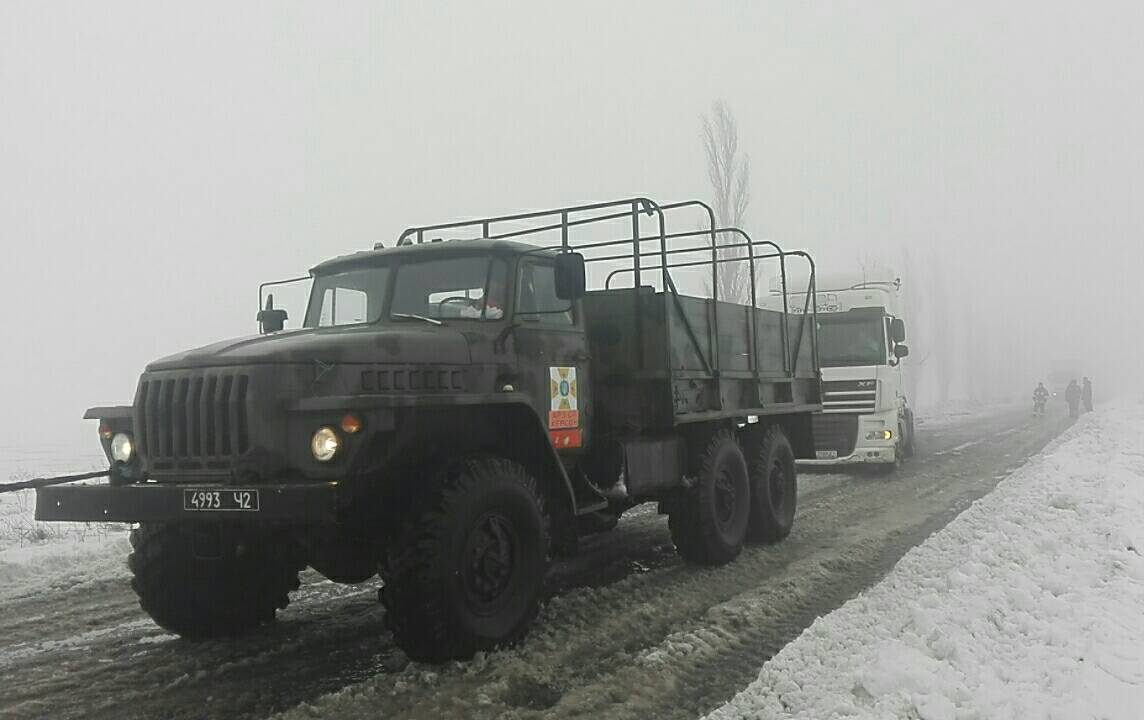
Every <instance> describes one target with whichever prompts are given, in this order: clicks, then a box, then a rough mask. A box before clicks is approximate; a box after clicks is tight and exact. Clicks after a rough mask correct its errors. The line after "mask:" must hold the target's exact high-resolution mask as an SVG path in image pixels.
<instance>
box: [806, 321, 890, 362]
mask: <svg viewBox="0 0 1144 720" xmlns="http://www.w3.org/2000/svg"><path fill="white" fill-rule="evenodd" d="M818 355H819V359H820V360H821V361H822V366H823V367H851V366H855V365H885V364H886V362H887V356H886V327H885V323H884V322H883V315H882V313H881V312H880V311H874V312H870V311H863V310H851V311H849V312H840V313H823V314H821V315H819V316H818Z"/></svg>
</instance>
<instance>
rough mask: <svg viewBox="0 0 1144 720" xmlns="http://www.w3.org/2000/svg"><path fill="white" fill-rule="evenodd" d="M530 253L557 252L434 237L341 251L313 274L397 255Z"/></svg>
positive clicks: (520, 244) (483, 240)
mask: <svg viewBox="0 0 1144 720" xmlns="http://www.w3.org/2000/svg"><path fill="white" fill-rule="evenodd" d="M526 253H527V254H533V255H540V256H543V257H552V256H555V255H556V250H555V249H552V248H545V247H543V246H541V245H533V244H531V243H525V242H519V241H515V240H490V239H488V238H478V239H474V240H433V241H427V242H422V243H411V244H406V245H398V246H395V247H375V248H374V249H373V250H361V251H358V252H353V253H349V254H347V255H339V256H338V257H335V258H330V259H329V260H325V261H323V262H321V263H318V264H317V265H315V266H314V267H312V268H311V269H310V274H311V275H320V274H324V273H329V272H337V271H339V270H344V269H346V268H350V267H361V266H363V265H372V264H375V263H382V262H386V261H389V260H392V259H394V258H421V259H425V258H429V257H434V256H436V257H444V256H449V255H524V254H526Z"/></svg>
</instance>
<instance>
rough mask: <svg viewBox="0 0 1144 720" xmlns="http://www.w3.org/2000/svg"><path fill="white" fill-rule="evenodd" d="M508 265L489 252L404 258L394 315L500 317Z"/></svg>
mask: <svg viewBox="0 0 1144 720" xmlns="http://www.w3.org/2000/svg"><path fill="white" fill-rule="evenodd" d="M507 274H508V266H507V264H506V263H505V261H504V260H501V259H491V260H490V258H489V257H488V256H483V255H482V256H477V255H474V256H470V257H452V258H448V259H442V260H426V261H414V262H409V261H406V262H403V263H401V265H400V266H399V267H398V268H397V278H396V280H395V281H394V286H393V306H392V307H391V308H390V309H389V314H390V316H392V317H402V316H405V317H420V318H430V319H432V320H454V319H457V320H499V319H500V318H502V317H504V307H505V295H506V292H505V290H506V288H507Z"/></svg>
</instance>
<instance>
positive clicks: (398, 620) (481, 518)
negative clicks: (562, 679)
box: [382, 459, 549, 661]
mask: <svg viewBox="0 0 1144 720" xmlns="http://www.w3.org/2000/svg"><path fill="white" fill-rule="evenodd" d="M410 510H411V512H410V516H409V519H408V520H407V521H406V522H405V523H404V525H403V526H402V527H401V530H400V531H399V533H398V536H397V537H396V538H394V540H393V541H391V542H390V543H389V547H387V552H386V562H385V567H384V568H383V571H382V577H383V578H384V580H385V592H384V593H383V595H382V602H383V603H384V604H385V608H386V615H387V620H386V622H387V624H388V625H389V627H390V629H391V630H392V631H393V636H394V639H395V640H396V642H397V644H398V646H400V647H401V649H402V650H404V651H405V654H406V655H408V656H409V657H410V658H412V659H414V660H427V661H440V660H447V659H450V658H468V657H471V656H472V655H473V653H475V652H477V651H480V650H492V649H494V648H496V647H498V646H502V645H509V644H511V643H513V642H516V641H517V640H519V639H520V638H522V637H523V636H524V634H525V632H527V630H528V626H529V623H530V622H532V619H533V617H535V615H536V612H537V610H538V607H539V602H540V593H541V590H542V588H543V585H544V575H545V573H546V571H547V569H548V551H549V537H548V527H547V520H546V517H545V514H544V500H543V497H542V495H541V494H540V490H539V487H538V485H537V482H536V480H535V478H533V477H532V476H531V475H529V474H528V472H527V471H526V470H525V469H524V468H523V467H522V466H521V465H519V464H517V463H515V462H512V461H510V460H502V459H468V460H463V461H460V462H453V463H450V464H448V465H447V466H446V467H445V468H444V470H442V471H441V472H440V473H438V475H437V476H436V477H435V478H434V479H433V481H432V482H430V483H429V484H428V486H427V487H426V489H425V490H424V491H423V492H422V493H421V495H420V496H419V497H417V498H415V499H414V502H413V506H412V507H411V509H410Z"/></svg>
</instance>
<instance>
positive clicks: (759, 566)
mask: <svg viewBox="0 0 1144 720" xmlns="http://www.w3.org/2000/svg"><path fill="white" fill-rule="evenodd" d="M1015 426H1019V430H1020V431H1019V432H1016V433H1013V434H1010V435H1008V436H1004V437H1001V436H1000V433H1001V432H1003V431H1005V430H1007V429H1010V428H1013V427H1015ZM1058 429H1059V428H1057V427H1055V426H1054V427H1050V426H1049V423H1043V424H1037V425H1030V424H1029V423H1019V422H1017V419H1016V417H1015V415H1013V414H1009V415H1005V416H1000V417H995V418H992V419H990V420H989V422H985V421H982V420H980V419H979V420H975V421H973V423H972V424H970V423H965V424H963V425H956V426H947V427H943V428H941V438H940V442H939V441H937V440H933V441H932V442H927V446H928V445H930V444H932V445H933V446H934V450H935V451H944V452H945V453H946V454H944V455H941V456H936V455H933V454H930V455H925V456H923V457H920V458H919V459H918V460H917V461H915V462H914V463H912V464H911V465H909V466H907V468H906V470H905V472H903V473H901V475H899V476H893V477H889V478H883V477H869V476H865V475H862V476H860V477H857V478H854V479H853V481H847V480H840V479H839V478H838V477H837V476H834V475H829V476H823V475H821V474H817V473H814V474H808V475H806V476H804V482H803V489H802V490H801V491H800V502H801V503H802V505H801V507H800V512H799V517H798V520H797V522H796V525H795V532H794V534H793V535H792V536H791V538H790V539H788V541H786V542H784V543H782V544H780V545H778V546H774V547H768V548H764V547H750V548H748V549H747V550H746V551H745V552H744V554H743V556H742V557H741V558H740V559H739V560H738V561H736V562H735V563H732V564H731V565H729V566H726V567H723V568H714V569H700V568H694V567H691V566H687V565H684V564H683V563H682V562H681V561H680V560H679V559H678V558H677V557H676V556H675V554H674V551H673V550H672V548H671V546H670V535H669V533H668V531H667V528H666V522H665V518H663V517H660V516H657V515H656V514H655V508H654V506H647V507H643V508H638V509H636V510H635V511H633V512H632V513H631V514H630V515H629V516H626V517H625V518H624V520H623V521H622V523H621V525H620V527H619V528H618V529H617V530H615V531H613V532H611V533H605V534H603V535H600V536H595V537H592V538H587V539H585V541H584V549H583V552H582V553H581V556H580V557H578V558H577V559H575V560H573V561H570V562H566V563H560V564H558V565H557V566H556V567H555V568H554V570H553V573H552V575H551V576H550V577H549V582H548V584H549V586H550V590H549V594H550V595H551V597H550V600H549V602H548V603H547V605H546V607H545V608H544V610H543V611H542V614H541V617H540V618H539V620H538V622H537V624H536V626H535V627H534V631H533V633H532V634H531V636H530V637H529V638H528V639H527V640H526V641H525V643H524V644H523V645H521V646H520V647H518V648H515V649H511V650H507V651H502V652H499V653H494V654H491V655H489V656H487V657H482V658H477V659H476V660H474V661H472V662H470V663H464V664H456V663H454V664H450V665H446V666H439V667H432V666H425V665H418V664H410V663H408V661H407V660H406V659H405V657H404V655H403V654H402V653H401V652H400V651H399V650H397V649H396V648H395V647H394V646H393V644H392V639H391V638H390V636H389V635H388V633H387V632H385V630H384V629H383V622H382V618H383V612H382V610H381V609H380V607H379V606H378V605H377V603H376V599H375V597H374V589H375V587H376V585H363V586H337V585H333V584H330V583H327V582H324V581H319V580H317V576H315V575H313V574H312V573H309V574H307V581H306V583H305V585H304V586H303V588H302V589H301V590H300V591H298V592H297V593H295V595H294V596H293V602H292V604H291V606H290V607H289V608H287V610H286V611H284V612H282V613H280V617H281V621H280V622H279V623H276V624H275V625H274V626H271V627H269V628H267V629H266V630H264V631H261V632H258V633H255V634H253V635H251V636H247V637H244V638H242V639H241V640H238V641H233V642H226V641H219V642H211V643H189V642H185V641H182V640H178V639H175V638H171V637H170V636H165V635H163V634H162V631H161V630H159V629H158V628H157V627H154V626H153V625H151V624H150V623H149V622H147V621H146V618H145V617H144V616H143V615H142V613H141V611H139V610H138V606H137V604H136V602H135V598H134V595H133V594H131V592H130V589H129V587H127V584H126V582H125V581H123V580H119V581H118V582H113V581H108V582H93V583H90V584H88V585H87V586H85V587H84V588H82V589H80V590H76V591H60V592H54V593H51V594H50V595H49V596H48V597H34V598H21V599H17V600H16V601H15V602H14V603H4V604H2V605H0V610H2V611H0V668H2V672H3V675H4V678H5V680H4V683H3V686H4V689H2V690H0V716H3V717H40V716H43V715H50V716H52V717H53V718H56V719H60V720H63V719H64V718H69V717H91V718H99V717H109V718H110V717H115V718H117V719H119V718H130V717H157V716H162V717H174V718H178V717H188V718H189V717H265V716H267V715H269V714H273V713H275V712H278V711H282V710H288V709H289V708H292V707H294V706H299V707H298V708H297V709H296V710H295V711H294V712H288V713H287V714H288V715H290V716H298V717H306V716H308V715H307V711H308V709H309V708H310V706H309V705H308V703H315V704H316V705H317V706H318V709H319V713H320V714H329V715H334V714H338V715H345V716H349V717H352V716H354V715H357V714H359V712H360V715H361V716H363V717H376V716H379V715H384V716H386V717H418V718H420V717H428V716H430V715H441V714H443V715H444V716H446V717H452V716H457V715H471V716H474V717H498V716H509V717H512V716H517V717H534V716H539V715H540V714H542V713H544V712H548V713H551V714H553V715H556V716H572V715H578V714H581V713H593V714H597V713H601V712H607V713H609V714H614V715H616V716H618V717H623V716H631V717H646V716H650V715H655V716H662V717H694V716H695V715H696V714H697V713H699V712H703V711H705V710H707V709H710V708H711V707H713V706H714V705H717V704H719V703H721V702H722V701H724V700H726V699H727V698H729V697H730V696H731V695H733V694H734V692H735V691H737V690H738V689H740V688H741V687H742V686H744V685H746V684H747V683H748V682H749V681H750V680H753V679H754V677H755V675H756V674H757V669H758V667H759V666H760V665H761V664H762V662H763V661H764V660H765V659H766V658H767V657H769V656H770V655H771V654H773V653H774V652H775V651H777V650H778V649H779V648H781V647H782V645H784V644H785V643H786V642H787V641H789V639H791V638H793V637H794V636H796V635H797V634H798V633H799V632H800V631H801V630H802V629H803V628H805V627H806V626H807V625H809V624H810V622H812V621H813V620H814V618H815V617H816V616H817V615H818V614H821V613H823V612H826V611H828V610H829V609H832V608H833V607H836V606H837V605H839V604H841V603H842V602H844V601H845V600H846V599H848V598H850V597H852V596H853V595H855V594H857V593H858V592H859V591H860V590H862V589H864V588H865V587H868V586H869V585H870V584H872V582H874V581H876V580H877V579H878V578H880V577H881V576H882V575H884V573H885V572H886V571H887V570H888V569H889V567H892V565H893V564H894V562H896V560H897V558H899V557H900V556H901V555H902V554H904V552H905V551H906V550H908V548H909V547H912V546H913V545H914V544H916V543H917V542H919V541H920V540H921V539H923V538H924V537H925V536H927V535H928V534H929V533H930V532H932V531H933V530H936V529H938V528H939V527H941V526H943V525H944V524H945V523H946V522H948V520H949V519H950V518H952V517H953V516H955V515H956V514H957V512H960V510H961V509H963V508H964V507H965V506H966V505H968V503H969V502H970V501H971V500H972V499H974V498H975V497H977V496H980V495H982V494H985V493H986V492H988V490H990V489H992V487H993V485H994V484H995V483H996V482H997V480H996V479H995V478H996V477H998V476H999V472H1000V471H1001V470H1003V469H1007V468H1008V466H1010V465H1012V464H1015V463H1016V462H1019V461H1020V460H1023V459H1024V457H1025V456H1027V454H1030V453H1031V452H1034V451H1035V450H1036V449H1038V448H1039V447H1040V445H1043V444H1044V442H1047V440H1048V439H1049V438H1050V437H1051V436H1052V435H1055V434H1056V431H1057V430H1058ZM934 435H935V436H936V435H937V433H934ZM973 439H977V440H980V441H981V442H980V443H979V445H978V446H977V447H974V448H973V449H972V450H969V451H967V453H970V454H972V455H974V457H975V460H974V462H971V463H965V460H966V459H967V458H965V457H962V456H958V455H955V454H953V453H952V452H949V449H950V448H953V447H955V446H957V445H959V444H963V443H964V442H966V441H967V440H973ZM923 450H928V447H925V448H923ZM1006 451H1008V452H1006ZM1006 455H1008V456H1009V457H1008V458H1006V457H1005V456H1006ZM966 464H968V466H969V467H967V468H966V467H961V466H962V465H966ZM955 490H956V492H954V491H955ZM946 493H948V494H949V495H950V497H948V498H944V497H942V495H943V494H946ZM895 507H899V508H908V510H909V513H911V517H913V516H916V517H915V518H913V520H912V521H911V520H910V519H907V518H905V517H903V518H902V520H901V522H900V523H896V524H895V523H887V522H884V521H883V520H884V517H885V516H886V515H887V514H888V513H890V511H891V510H892V509H893V508H895ZM880 518H882V519H883V520H880ZM34 616H39V618H41V619H36V618H35V617H34ZM45 619H46V620H45ZM5 658H8V659H7V660H5ZM335 691H340V693H337V692H335ZM332 692H334V693H335V695H333V696H329V697H325V698H321V696H323V695H325V694H326V693H332ZM319 698H321V699H319Z"/></svg>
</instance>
